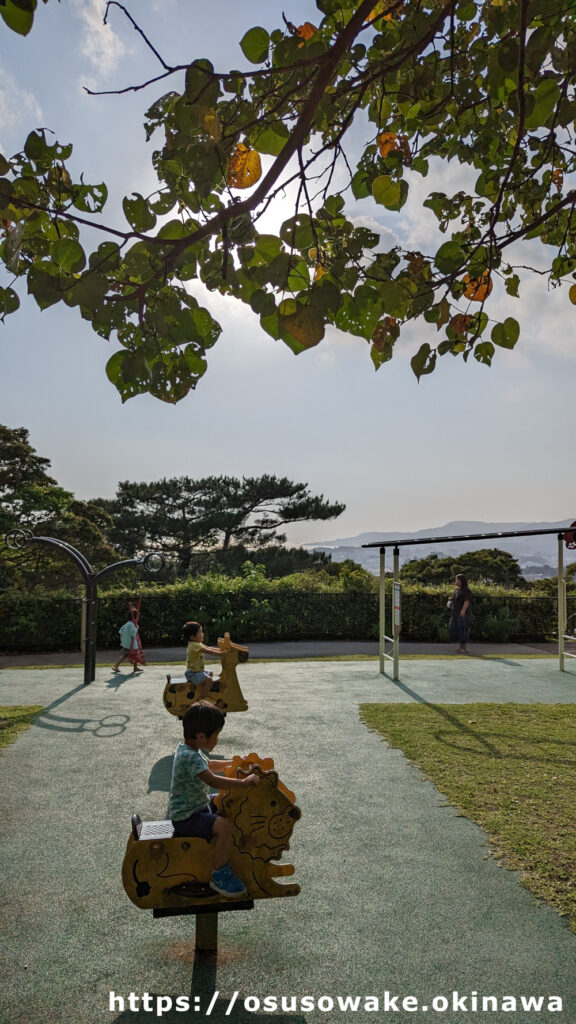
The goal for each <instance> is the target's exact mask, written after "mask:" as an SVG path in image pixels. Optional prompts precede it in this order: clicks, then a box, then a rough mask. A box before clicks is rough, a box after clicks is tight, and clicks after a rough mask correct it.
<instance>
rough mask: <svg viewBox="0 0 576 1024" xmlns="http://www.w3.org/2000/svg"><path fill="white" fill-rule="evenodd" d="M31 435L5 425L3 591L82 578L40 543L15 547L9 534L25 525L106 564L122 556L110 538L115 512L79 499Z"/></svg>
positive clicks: (0, 500)
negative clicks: (52, 473) (51, 473)
mask: <svg viewBox="0 0 576 1024" xmlns="http://www.w3.org/2000/svg"><path fill="white" fill-rule="evenodd" d="M28 437H29V434H28V431H27V430H26V429H25V428H24V427H16V428H14V429H13V428H10V427H7V426H4V425H3V424H0V590H2V589H5V588H6V589H8V588H9V587H10V588H13V589H17V590H22V591H25V592H26V591H28V590H30V589H31V588H32V587H36V586H40V587H54V586H69V587H72V588H75V587H76V586H78V584H80V583H81V577H80V574H79V572H78V569H77V567H76V566H75V565H74V564H73V563H72V562H71V561H69V560H68V558H66V557H63V556H62V555H61V554H60V553H56V552H55V551H54V550H53V549H52V548H48V547H43V546H37V545H33V546H30V547H26V546H24V547H22V548H18V549H16V550H14V549H13V548H11V547H10V545H9V544H8V543H7V540H6V536H5V535H6V534H8V533H10V531H12V530H26V531H30V532H31V533H34V534H36V536H44V537H46V536H49V537H55V538H57V539H58V540H62V541H66V543H68V544H71V545H72V546H73V547H76V548H78V549H79V550H80V551H81V552H82V554H84V555H85V556H86V557H87V558H88V561H89V562H91V563H92V564H94V563H100V565H101V566H102V565H106V564H108V563H109V562H114V561H116V560H117V554H116V552H115V551H114V549H113V548H112V547H111V546H110V544H109V543H108V541H107V540H106V537H105V533H106V532H107V530H108V529H109V527H110V517H109V516H108V514H107V513H106V512H105V511H104V510H103V509H102V508H100V507H99V506H98V505H96V504H91V503H90V502H84V501H79V500H78V499H77V498H75V497H74V495H73V494H72V493H71V492H70V491H67V490H65V489H64V488H63V487H60V486H59V485H58V484H57V482H56V480H54V478H53V477H51V476H49V475H48V473H47V470H48V469H49V467H50V460H49V459H45V458H43V457H42V456H40V455H38V454H37V452H36V451H35V449H34V448H33V447H32V445H31V444H30V442H29V440H28Z"/></svg>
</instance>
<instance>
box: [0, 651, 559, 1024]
mask: <svg viewBox="0 0 576 1024" xmlns="http://www.w3.org/2000/svg"><path fill="white" fill-rule="evenodd" d="M573 664H574V663H573ZM570 669H572V666H570ZM239 676H240V682H241V685H242V689H243V692H244V694H245V696H246V698H247V700H248V702H249V710H248V712H246V713H242V714H231V715H229V716H228V719H227V722H226V726H225V729H224V731H223V734H222V740H221V744H220V747H219V748H218V749H219V751H220V753H221V754H222V755H224V756H226V755H229V754H232V753H234V752H244V753H246V752H248V751H250V750H254V749H255V750H256V751H257V752H258V753H260V754H262V755H266V754H271V755H272V756H274V758H275V760H276V765H277V767H278V769H279V771H280V775H281V778H282V779H283V780H284V782H285V783H286V784H287V785H288V786H289V787H290V788H292V789H294V790H295V792H296V795H297V802H298V804H299V806H300V807H301V808H302V820H301V821H300V822H299V823H298V825H297V826H296V828H295V832H294V837H293V843H292V845H293V850H292V851H290V854H289V855H288V854H285V856H284V859H285V860H287V861H291V862H292V863H294V865H295V866H296V873H295V876H294V880H295V881H298V882H299V883H300V885H301V886H302V893H301V895H300V896H298V897H296V898H294V899H286V900H270V901H261V902H260V903H257V905H256V907H255V909H254V910H253V911H251V912H246V913H236V914H228V915H224V916H223V918H222V920H221V923H220V957H219V962H218V966H217V968H215V969H213V971H212V973H210V970H209V969H207V968H204V969H203V972H202V971H201V970H200V968H199V967H194V965H193V936H194V924H193V918H182V917H181V918H172V919H165V920H159V921H156V920H154V919H153V918H152V915H151V913H150V912H143V911H138V910H137V909H136V908H135V907H134V906H133V905H132V904H131V903H130V902H129V901H128V899H127V897H126V896H125V894H124V892H123V890H122V887H121V882H120V866H121V862H122V856H123V850H124V846H125V842H126V839H127V837H128V832H129V819H130V814H131V813H132V811H133V810H138V811H139V813H140V814H141V815H142V817H143V818H158V817H163V816H164V813H165V807H166V799H167V789H168V784H169V773H170V762H171V754H172V752H173V750H174V747H175V745H176V743H177V741H178V738H179V732H180V725H179V723H178V722H177V721H176V719H174V718H172V717H171V716H170V715H168V714H167V713H166V711H165V710H164V708H163V706H162V703H161V692H162V688H163V682H164V667H163V666H161V665H157V666H156V665H150V666H149V667H148V668H147V670H146V672H145V673H144V674H143V675H142V676H140V677H138V678H134V677H131V676H130V677H129V676H128V675H124V676H121V677H120V676H113V675H112V674H111V673H110V671H109V670H107V669H105V668H99V669H98V671H97V678H96V681H95V682H94V683H93V684H92V685H91V686H83V684H82V672H81V670H79V669H73V668H66V669H56V668H47V669H46V670H45V671H41V672H40V671H26V670H16V669H14V670H12V669H9V668H8V669H5V670H4V671H3V672H1V673H0V704H2V703H8V704H10V703H29V704H31V703H39V704H43V705H45V706H46V710H45V712H44V714H43V715H42V716H41V717H39V718H38V719H37V720H36V723H35V724H34V726H33V727H32V728H31V729H30V730H28V731H27V732H26V733H24V734H22V735H21V737H20V738H19V739H18V741H17V743H16V744H14V745H12V746H11V747H9V748H8V749H7V750H6V751H5V752H4V754H3V755H2V757H0V791H1V792H2V796H0V811H1V813H2V819H3V825H4V838H3V840H2V863H3V870H2V881H3V886H4V890H5V896H4V900H5V908H4V913H3V922H4V924H3V932H4V934H3V936H2V942H1V945H2V947H3V948H4V951H5V954H6V970H5V972H4V973H5V976H4V978H3V983H2V985H1V986H0V1019H2V1020H3V1021H6V1022H7V1024H40V1022H42V1024H102V1022H103V1021H110V1022H112V1024H119V1022H121V1024H128V1022H132V1021H141V1022H143V1021H150V1020H156V1019H160V1018H158V1017H157V1016H156V1015H155V1014H154V1013H150V1012H145V1010H141V1011H140V1012H132V1010H131V1009H130V1008H129V1004H128V1001H127V1000H128V997H129V994H130V993H131V992H133V993H135V994H138V995H142V994H143V993H145V992H147V993H151V994H152V995H153V996H154V998H155V997H156V996H159V995H164V996H169V997H170V998H172V999H173V1000H175V999H176V997H177V996H178V995H180V996H183V997H188V998H193V997H194V996H195V995H200V997H201V998H204V997H205V995H206V993H207V992H209V993H210V994H211V993H212V992H213V990H214V989H215V988H216V989H218V990H219V992H220V998H219V1000H218V1001H217V1003H216V1006H215V1010H214V1012H213V1014H212V1020H215V1021H217V1022H222V1024H224V1022H225V1021H226V1019H227V1020H229V1021H230V1024H265V1022H266V1021H269V1020H271V1019H272V1020H273V1021H274V1024H279V1022H280V1024H304V1022H308V1024H319V1022H324V1024H352V1022H356V1021H358V1022H361V1024H386V1021H396V1022H398V1024H407V1022H414V1024H430V1022H433V1021H435V1020H437V1021H442V1022H443V1024H445V1022H449V1024H463V1022H464V1021H470V1020H475V1021H477V1022H478V1021H482V1022H484V1021H486V1022H490V1024H574V1021H576V975H575V971H574V962H575V957H576V935H574V934H573V933H571V932H570V931H569V930H568V929H567V927H566V925H565V924H564V923H563V921H562V919H561V918H559V917H558V915H557V914H556V913H555V912H554V911H553V910H551V909H550V908H549V907H546V906H538V905H537V904H536V902H535V900H534V899H533V897H532V896H531V895H530V894H529V893H528V892H527V891H526V890H525V889H523V888H522V887H521V886H520V885H519V884H518V876H517V874H515V873H512V872H508V871H506V870H505V869H502V868H499V867H498V863H497V862H496V861H495V860H493V859H492V858H491V857H490V856H489V855H488V846H487V839H486V836H485V834H484V833H483V832H482V830H481V829H479V828H477V827H476V826H475V825H473V824H472V823H471V822H469V821H468V820H467V819H465V818H462V817H459V816H458V815H457V813H456V812H455V810H454V809H453V808H451V807H449V806H446V801H445V799H444V798H443V797H442V795H441V794H440V793H439V792H438V791H437V790H436V788H435V787H434V786H433V785H432V784H431V783H429V782H426V781H425V780H424V779H423V778H422V776H421V774H420V773H419V772H418V771H417V770H416V769H415V768H413V767H411V766H410V765H408V764H407V762H406V761H405V759H404V757H403V755H402V754H401V752H400V751H398V750H393V749H390V748H389V747H388V746H387V744H386V743H384V742H382V741H381V740H380V739H379V737H378V736H377V735H376V734H375V733H373V732H370V731H369V730H367V729H366V728H365V727H364V726H363V725H362V724H361V723H360V721H359V718H358V705H359V704H360V703H361V702H372V701H412V700H417V701H420V700H430V701H444V702H461V701H476V700H490V701H495V700H502V701H510V700H513V701H521V702H532V701H545V702H574V701H576V671H573V670H570V671H567V672H565V673H560V672H559V671H558V669H557V665H556V663H555V661H554V660H552V659H538V660H532V659H520V658H514V657H511V656H508V657H504V658H500V659H495V660H481V659H470V660H466V659H454V660H452V661H448V660H435V661H420V660H418V661H412V662H406V663H405V664H404V665H403V666H402V677H401V680H400V683H397V684H395V683H393V682H392V681H391V680H390V679H387V678H386V679H384V678H382V677H381V676H379V675H378V673H377V671H376V668H375V665H374V664H373V663H371V662H362V661H356V662H320V663H318V662H317V663H310V662H297V663H292V664H285V663H279V664H270V663H260V664H257V663H250V662H248V663H247V664H246V665H243V666H241V667H240V671H239ZM111 990H112V991H114V992H115V993H116V994H117V995H118V996H120V997H121V998H123V999H124V1000H126V1003H125V1005H124V1008H123V1010H122V1009H121V1008H120V1003H119V1002H117V1003H116V1005H115V1008H114V1009H113V1012H109V1010H108V1000H109V992H110V991H111ZM236 990H238V991H239V993H240V996H239V997H238V1002H237V1006H236V1008H235V1009H234V1010H233V1011H232V1013H231V1014H230V1016H229V1017H228V1018H226V1017H225V1010H226V1007H227V1000H228V998H229V997H230V996H231V995H232V993H233V992H234V991H236ZM385 991H389V992H391V993H393V994H399V995H400V997H406V996H413V997H416V998H417V999H418V1000H419V1004H420V1006H422V1005H425V1006H428V1007H429V1009H428V1010H427V1011H424V1010H423V1009H420V1010H418V1011H417V1012H412V1011H406V1012H402V1010H401V1009H400V1011H399V1012H393V1011H392V1010H390V1011H389V1012H383V1009H382V1007H383V1004H382V1003H381V1012H380V1013H374V1012H369V1011H368V1010H365V1009H364V1010H363V1009H361V1010H359V1011H358V1012H356V1013H352V1012H349V1013H341V1012H339V1011H337V1010H335V1011H334V1012H332V1013H327V1012H321V1011H320V1010H318V1009H315V1010H310V1011H308V1010H306V1011H304V1012H296V1013H292V1014H289V1013H283V1014H282V1013H279V1014H277V1015H275V1016H274V1017H272V1018H271V1015H269V1014H263V1013H249V1012H246V1011H245V1010H243V1009H242V1000H243V999H244V998H245V997H246V996H255V997H258V998H260V999H262V998H263V997H264V996H266V995H276V996H279V995H281V994H282V995H285V996H291V995H294V996H297V997H302V996H311V997H314V998H315V999H316V1000H318V999H319V998H320V997H322V996H324V997H333V998H334V997H336V995H340V996H345V995H357V996H362V997H363V996H368V995H370V996H378V997H379V998H380V1000H382V999H383V993H384V992H385ZM453 991H457V992H458V993H459V996H460V998H461V997H463V996H467V997H468V1010H470V997H471V994H472V993H473V992H477V993H479V995H494V996H497V997H499V998H502V997H503V996H504V995H511V996H516V997H519V996H520V995H521V994H524V995H531V994H534V995H538V994H541V995H545V996H548V995H549V994H550V995H551V994H559V995H561V996H562V998H563V1000H564V1013H563V1014H559V1013H554V1012H552V1013H550V1012H548V1011H547V1010H544V1012H541V1013H538V1014H535V1013H533V1012H532V1013H526V1014H523V1013H522V1012H521V1011H519V1012H518V1013H516V1014H514V1013H510V1012H505V1011H502V1010H499V1011H497V1012H487V1013H477V1014H471V1013H469V1012H468V1013H464V1012H462V1013H459V1012H456V1013H454V1012H451V1011H450V1012H447V1013H444V1014H437V1013H434V1012H432V1010H431V1006H432V999H433V997H434V996H437V995H440V994H443V995H448V996H449V998H451V993H452V992H453ZM165 1005H166V1004H165ZM252 1005H254V1004H252ZM322 1005H324V1006H327V1005H329V1004H327V1003H324V1004H322ZM205 1008H206V1002H204V1003H201V1012H200V1016H203V1015H204V1010H205ZM161 1019H162V1020H163V1021H168V1022H169V1024H179V1022H180V1021H186V1020H189V1019H195V1020H197V1019H199V1018H198V1016H196V1018H195V1017H194V1011H193V1012H192V1013H191V1014H190V1017H188V1015H187V1014H185V1013H180V1012H176V1011H175V1010H174V1011H172V1012H169V1013H168V1012H166V1013H165V1014H164V1015H163V1016H162V1018H161Z"/></svg>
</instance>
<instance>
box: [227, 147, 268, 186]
mask: <svg viewBox="0 0 576 1024" xmlns="http://www.w3.org/2000/svg"><path fill="white" fill-rule="evenodd" d="M261 177H262V164H261V163H260V154H259V153H257V152H256V150H255V149H248V147H247V146H245V145H244V144H243V143H242V142H239V143H238V145H237V146H236V149H235V150H234V152H233V153H232V156H231V157H230V163H229V165H228V184H229V185H230V188H251V187H252V185H255V184H256V182H257V181H258V180H259V179H260V178H261Z"/></svg>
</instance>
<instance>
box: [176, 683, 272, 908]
mask: <svg viewBox="0 0 576 1024" xmlns="http://www.w3.org/2000/svg"><path fill="white" fill-rule="evenodd" d="M224 722H225V718H224V715H223V714H222V712H221V711H220V709H219V708H217V707H215V706H214V705H213V704H210V703H209V702H208V701H199V702H198V703H197V704H192V706H191V707H189V708H188V710H187V711H186V713H185V714H184V717H183V719H182V725H183V727H184V739H183V741H181V742H180V743H179V744H178V747H177V749H176V754H175V755H174V764H173V767H172V782H171V784H170V798H169V802H168V816H169V818H171V819H172V824H173V826H174V835H175V836H196V837H198V838H201V839H206V841H207V842H210V840H211V839H212V836H216V843H215V846H214V863H213V871H212V876H211V878H210V883H209V884H210V888H211V889H214V891H215V892H219V893H222V895H224V896H241V895H242V894H243V893H245V892H246V888H245V886H244V883H243V882H242V881H241V880H240V879H239V878H236V876H235V875H234V874H233V872H232V868H231V867H230V864H229V863H228V858H229V854H230V844H231V842H232V832H233V830H234V826H233V824H232V822H231V821H228V819H227V818H222V817H220V816H219V815H218V814H216V813H215V811H214V809H213V805H211V803H210V790H211V789H243V788H244V787H245V786H254V785H257V783H258V782H259V781H260V778H259V776H258V775H248V776H246V778H244V779H229V778H226V777H224V776H222V775H218V774H216V772H217V771H218V770H219V769H220V770H222V769H223V768H227V767H228V766H229V765H231V764H232V761H210V760H209V759H208V756H207V755H208V754H209V753H210V752H211V751H212V750H214V747H215V746H216V744H217V742H218V737H219V736H220V732H221V730H222V727H223V725H224Z"/></svg>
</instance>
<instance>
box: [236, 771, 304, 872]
mask: <svg viewBox="0 0 576 1024" xmlns="http://www.w3.org/2000/svg"><path fill="white" fill-rule="evenodd" d="M253 771H254V772H255V773H256V774H258V775H260V776H261V778H260V782H259V783H258V785H257V786H250V787H249V788H247V789H246V790H245V791H242V790H231V791H229V792H228V793H226V794H224V795H223V796H222V797H221V799H220V808H221V811H222V813H223V814H224V815H225V816H226V817H227V818H228V819H229V820H230V821H233V822H234V825H235V826H236V829H237V832H236V834H235V842H236V844H237V846H238V847H239V849H240V850H241V851H242V852H243V853H249V854H250V856H252V857H254V858H256V859H258V860H263V861H269V860H276V859H278V858H279V857H280V856H281V854H282V852H283V851H284V850H288V849H289V847H290V839H291V836H292V831H293V829H294V825H295V823H296V822H297V821H298V820H299V818H300V815H301V812H300V808H299V807H296V806H295V804H294V803H293V801H292V800H291V799H290V797H289V796H288V795H287V792H283V790H282V789H280V788H279V785H278V773H277V772H274V771H269V772H262V771H261V769H259V768H257V767H255V768H253Z"/></svg>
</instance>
